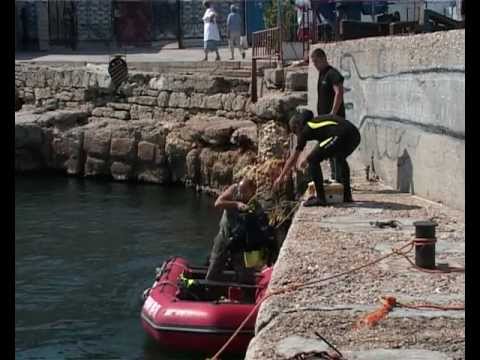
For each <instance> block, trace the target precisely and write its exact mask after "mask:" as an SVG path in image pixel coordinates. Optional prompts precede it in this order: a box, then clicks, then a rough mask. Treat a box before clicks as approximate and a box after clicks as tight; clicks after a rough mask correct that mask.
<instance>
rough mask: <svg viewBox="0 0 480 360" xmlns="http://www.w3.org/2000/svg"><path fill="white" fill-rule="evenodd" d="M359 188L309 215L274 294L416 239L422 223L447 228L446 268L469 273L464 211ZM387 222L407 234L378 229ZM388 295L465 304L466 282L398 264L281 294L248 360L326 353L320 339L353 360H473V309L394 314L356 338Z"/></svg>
mask: <svg viewBox="0 0 480 360" xmlns="http://www.w3.org/2000/svg"><path fill="white" fill-rule="evenodd" d="M356 180H357V181H356V183H355V186H354V188H355V190H356V191H355V192H354V197H355V200H356V201H357V202H356V203H354V205H337V206H332V207H325V208H305V207H301V208H300V210H299V211H298V212H297V214H296V216H295V219H294V221H293V224H292V226H291V228H290V230H289V233H288V236H287V239H286V240H285V242H284V245H283V247H282V250H281V253H280V256H279V259H278V261H277V264H276V265H275V269H274V274H273V277H272V281H271V284H270V287H271V288H279V287H282V286H284V285H285V284H289V283H291V282H294V283H298V282H300V283H301V282H306V281H310V280H315V279H320V278H324V277H327V276H329V275H332V274H336V273H339V272H342V271H346V270H348V269H351V268H352V267H355V266H358V265H361V264H365V263H367V262H369V261H372V260H374V259H376V258H378V257H380V256H382V255H384V254H387V253H388V252H389V251H390V250H391V248H392V247H394V246H400V245H401V244H404V243H406V242H408V241H409V240H412V239H413V235H414V227H413V225H412V223H413V222H414V221H416V220H425V219H432V218H433V220H434V221H436V222H437V223H438V224H439V225H438V227H437V239H438V244H437V258H436V261H437V265H440V264H441V263H448V264H449V265H450V266H458V267H463V266H464V261H465V247H464V245H465V233H464V213H463V212H459V211H456V210H452V209H449V208H447V207H444V206H442V205H439V204H435V203H432V202H429V201H426V200H423V199H420V198H417V197H413V196H410V195H408V194H399V193H395V192H393V191H390V190H388V189H385V188H384V187H382V186H380V185H378V184H371V183H367V182H365V181H363V182H362V181H361V179H356ZM378 220H397V221H399V222H400V225H401V228H397V229H394V228H385V229H380V228H376V227H374V226H372V225H371V224H370V222H371V221H378ZM410 257H411V258H412V259H413V258H414V252H411V253H410ZM382 295H389V296H394V297H395V298H396V299H397V301H399V302H404V303H415V304H418V303H434V304H440V305H452V304H464V297H465V276H464V274H463V273H448V274H431V273H425V272H420V271H417V270H415V269H414V268H412V267H411V265H409V263H408V262H407V261H406V260H405V259H404V258H401V257H399V256H395V257H391V258H388V259H387V260H384V261H383V262H381V263H379V264H377V265H373V266H371V267H369V268H366V269H364V270H362V271H360V272H358V273H355V274H352V275H349V276H346V277H342V278H339V279H336V280H331V281H328V282H323V283H321V284H316V285H312V286H310V287H305V288H301V289H299V290H296V291H294V292H291V293H288V294H281V295H276V296H274V297H272V298H270V299H268V300H266V302H265V303H264V304H263V305H262V307H261V310H260V313H259V317H258V319H257V335H256V337H255V338H254V339H253V340H252V342H251V344H250V347H249V350H248V352H247V356H246V359H248V360H252V359H285V358H288V357H291V356H292V355H294V354H295V353H298V352H299V351H305V350H308V349H311V348H315V347H317V348H318V347H319V346H320V347H321V346H323V345H322V344H323V342H321V341H319V340H318V338H317V337H316V336H315V334H314V331H319V332H320V333H321V334H322V335H323V336H325V337H326V338H327V339H328V340H330V341H331V342H332V343H333V344H335V345H336V346H337V347H338V348H339V349H340V350H341V351H343V352H345V353H346V354H349V356H348V358H349V359H367V358H368V359H378V360H380V359H401V358H402V359H418V360H420V359H425V360H426V359H430V360H434V359H439V360H440V359H463V358H464V356H465V355H464V353H465V332H464V326H465V318H464V317H465V313H464V311H453V310H449V311H439V310H416V309H405V308H403V309H400V308H395V309H394V310H393V311H392V312H391V313H390V314H389V316H387V318H385V319H384V320H382V321H380V323H379V324H378V325H377V326H376V327H373V328H363V329H359V330H355V329H354V324H355V322H356V321H357V320H358V319H359V318H360V317H362V316H364V315H365V314H367V313H369V312H371V311H373V310H376V309H378V308H379V302H378V297H379V296H382ZM295 336H296V337H297V338H292V337H295ZM299 344H300V345H299ZM302 344H303V345H302Z"/></svg>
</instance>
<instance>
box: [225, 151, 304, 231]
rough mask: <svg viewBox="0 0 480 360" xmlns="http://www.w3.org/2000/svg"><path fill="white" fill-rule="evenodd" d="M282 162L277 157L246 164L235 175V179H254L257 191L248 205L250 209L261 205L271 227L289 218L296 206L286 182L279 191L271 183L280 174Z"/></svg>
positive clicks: (253, 209)
mask: <svg viewBox="0 0 480 360" xmlns="http://www.w3.org/2000/svg"><path fill="white" fill-rule="evenodd" d="M284 163H285V162H284V161H283V160H278V159H271V160H267V161H264V162H262V163H257V164H255V165H249V166H246V167H245V168H243V169H242V170H241V171H239V172H238V173H237V174H236V176H235V177H236V178H237V179H242V178H248V179H251V180H254V181H255V183H256V185H257V191H256V193H255V196H254V197H253V198H252V199H251V200H250V201H249V202H248V206H249V207H250V210H252V211H255V210H256V209H257V208H258V207H259V206H261V207H262V208H263V210H264V211H265V212H266V213H267V215H268V219H269V225H270V226H273V227H280V226H281V225H282V224H284V223H285V222H286V221H287V220H289V219H291V218H292V216H293V214H294V213H295V210H296V209H297V208H298V202H296V201H292V200H291V198H292V197H293V196H291V195H290V194H289V192H288V189H287V187H288V184H287V182H285V184H283V186H282V188H281V189H280V190H279V191H277V192H275V191H273V183H274V182H275V179H276V178H277V177H278V176H279V175H280V173H281V171H282V168H283V165H284Z"/></svg>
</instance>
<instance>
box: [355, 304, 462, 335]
mask: <svg viewBox="0 0 480 360" xmlns="http://www.w3.org/2000/svg"><path fill="white" fill-rule="evenodd" d="M380 301H381V302H382V307H381V308H379V309H378V310H375V311H374V312H372V313H370V314H367V315H365V316H364V317H362V318H360V319H359V320H358V321H357V322H356V323H355V325H354V326H353V328H354V329H355V330H358V329H360V328H361V327H363V326H366V327H373V326H375V325H377V324H378V322H379V321H380V320H382V319H384V318H385V317H386V316H387V315H388V313H389V312H390V311H392V310H393V308H394V307H403V308H408V309H435V310H465V305H436V304H403V303H400V302H398V301H397V299H395V298H394V297H393V296H381V297H380Z"/></svg>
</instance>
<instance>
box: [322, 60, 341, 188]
mask: <svg viewBox="0 0 480 360" xmlns="http://www.w3.org/2000/svg"><path fill="white" fill-rule="evenodd" d="M343 81H344V78H343V76H342V74H340V72H339V71H338V70H337V69H335V68H334V67H333V66H330V65H328V66H327V67H326V68H325V69H323V70H322V71H320V73H319V74H318V83H317V95H318V100H317V115H318V116H322V115H326V114H330V112H331V111H332V108H333V102H334V100H335V90H334V89H333V87H334V86H338V85H343ZM336 115H338V116H341V117H343V118H345V104H344V103H343V101H342V103H341V104H340V107H339V108H338V111H337V114H336ZM330 169H331V174H332V179H335V180H337V181H340V179H339V176H338V175H337V171H336V164H335V160H334V159H330Z"/></svg>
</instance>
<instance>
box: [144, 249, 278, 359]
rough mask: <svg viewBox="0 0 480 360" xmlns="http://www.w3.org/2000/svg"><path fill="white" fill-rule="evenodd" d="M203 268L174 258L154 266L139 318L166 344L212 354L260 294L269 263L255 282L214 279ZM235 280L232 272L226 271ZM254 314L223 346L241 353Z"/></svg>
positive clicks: (252, 329) (250, 336)
mask: <svg viewBox="0 0 480 360" xmlns="http://www.w3.org/2000/svg"><path fill="white" fill-rule="evenodd" d="M206 271H207V268H206V267H194V266H189V264H188V262H187V260H185V259H183V258H180V257H177V258H172V259H170V260H167V261H166V262H164V263H163V265H162V267H161V268H159V269H157V276H156V279H155V282H154V283H153V285H152V287H151V288H150V289H147V290H146V291H145V293H144V299H145V302H144V304H143V307H142V312H141V318H142V325H143V328H144V329H145V331H146V332H147V333H148V334H149V335H150V336H151V337H153V339H155V340H156V341H157V342H158V343H160V344H161V345H164V346H166V347H168V348H169V349H172V350H175V349H179V350H184V351H195V352H202V353H215V352H216V351H217V350H218V349H220V348H221V347H222V346H223V345H224V344H225V342H226V341H227V340H228V339H229V338H230V336H231V335H232V334H233V332H234V331H235V330H236V329H237V328H238V326H239V325H240V324H241V322H242V321H243V320H244V319H245V318H246V316H247V315H248V314H249V313H250V311H252V309H253V308H254V306H255V303H256V302H257V301H258V300H259V299H260V298H261V297H262V296H263V295H264V293H265V291H266V289H267V286H268V282H269V281H270V275H271V272H272V269H271V268H265V269H264V270H263V271H261V272H258V273H256V285H245V284H237V283H234V282H213V281H207V280H204V279H205V274H206ZM224 276H225V277H226V278H228V277H231V279H232V280H233V278H234V273H233V272H231V271H225V272H224ZM256 317H257V314H253V316H252V317H251V318H250V319H249V321H248V322H247V324H246V325H245V326H244V327H243V329H242V331H241V332H240V333H239V334H238V335H237V336H236V337H235V339H234V340H233V341H232V342H231V343H230V345H229V347H228V348H227V349H226V351H227V352H235V353H237V352H244V351H245V350H246V349H247V346H248V343H249V341H250V340H251V338H252V337H253V335H254V327H255V320H256Z"/></svg>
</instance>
